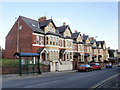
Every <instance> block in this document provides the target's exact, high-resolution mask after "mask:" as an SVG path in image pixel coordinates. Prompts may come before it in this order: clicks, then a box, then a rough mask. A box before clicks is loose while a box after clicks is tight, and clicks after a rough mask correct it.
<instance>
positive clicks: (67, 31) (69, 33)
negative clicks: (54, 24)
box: [64, 28, 71, 37]
mask: <svg viewBox="0 0 120 90" xmlns="http://www.w3.org/2000/svg"><path fill="white" fill-rule="evenodd" d="M66 36H69V37H71V31H70V29H69V28H66V29H65V31H64V37H66Z"/></svg>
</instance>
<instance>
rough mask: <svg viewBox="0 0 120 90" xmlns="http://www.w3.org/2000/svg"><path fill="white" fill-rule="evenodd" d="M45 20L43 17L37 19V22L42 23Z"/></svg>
mask: <svg viewBox="0 0 120 90" xmlns="http://www.w3.org/2000/svg"><path fill="white" fill-rule="evenodd" d="M46 19H47V18H46V17H45V16H44V17H40V18H39V19H38V21H39V22H42V21H45V20H46Z"/></svg>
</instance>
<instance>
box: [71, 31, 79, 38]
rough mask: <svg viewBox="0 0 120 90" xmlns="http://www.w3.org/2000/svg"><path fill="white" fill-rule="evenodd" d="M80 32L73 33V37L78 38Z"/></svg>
mask: <svg viewBox="0 0 120 90" xmlns="http://www.w3.org/2000/svg"><path fill="white" fill-rule="evenodd" d="M79 34H80V32H75V33H72V38H73V39H76V38H77V37H78V35H79Z"/></svg>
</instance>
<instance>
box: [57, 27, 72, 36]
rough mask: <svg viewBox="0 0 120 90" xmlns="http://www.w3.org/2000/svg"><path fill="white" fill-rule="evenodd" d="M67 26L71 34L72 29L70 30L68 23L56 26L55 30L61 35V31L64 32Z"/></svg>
mask: <svg viewBox="0 0 120 90" xmlns="http://www.w3.org/2000/svg"><path fill="white" fill-rule="evenodd" d="M67 28H69V30H70V32H71V34H72V31H71V29H70V27H69V25H63V26H60V27H57V30H58V31H59V33H60V34H61V35H63V33H64V32H65V30H66V29H67Z"/></svg>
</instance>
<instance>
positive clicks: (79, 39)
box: [77, 34, 82, 42]
mask: <svg viewBox="0 0 120 90" xmlns="http://www.w3.org/2000/svg"><path fill="white" fill-rule="evenodd" d="M77 42H82V36H81V35H80V34H79V35H78V37H77Z"/></svg>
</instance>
